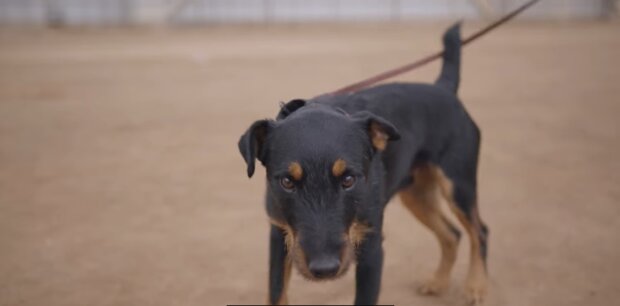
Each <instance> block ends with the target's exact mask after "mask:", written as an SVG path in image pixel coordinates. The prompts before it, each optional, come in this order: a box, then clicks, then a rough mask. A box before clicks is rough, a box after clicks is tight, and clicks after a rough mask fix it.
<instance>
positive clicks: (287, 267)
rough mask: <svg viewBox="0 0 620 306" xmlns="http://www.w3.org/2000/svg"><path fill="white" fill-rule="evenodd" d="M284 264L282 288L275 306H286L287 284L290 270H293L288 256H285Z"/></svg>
mask: <svg viewBox="0 0 620 306" xmlns="http://www.w3.org/2000/svg"><path fill="white" fill-rule="evenodd" d="M285 260H286V262H285V263H284V287H283V288H282V295H280V298H279V299H278V301H277V305H288V295H287V293H288V284H289V283H290V280H291V270H292V269H293V267H292V266H293V263H292V262H291V259H290V257H289V256H286V259H285Z"/></svg>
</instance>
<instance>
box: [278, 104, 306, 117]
mask: <svg viewBox="0 0 620 306" xmlns="http://www.w3.org/2000/svg"><path fill="white" fill-rule="evenodd" d="M305 105H306V100H303V99H294V100H291V101H289V102H287V103H284V102H282V103H280V112H279V113H278V116H276V119H277V120H282V119H284V118H286V117H288V115H290V114H292V113H293V112H294V111H296V110H298V109H300V108H302V107H304V106H305Z"/></svg>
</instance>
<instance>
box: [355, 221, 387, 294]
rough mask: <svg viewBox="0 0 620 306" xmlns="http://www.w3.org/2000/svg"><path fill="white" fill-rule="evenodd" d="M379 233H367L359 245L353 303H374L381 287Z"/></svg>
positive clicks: (381, 267)
mask: <svg viewBox="0 0 620 306" xmlns="http://www.w3.org/2000/svg"><path fill="white" fill-rule="evenodd" d="M381 242H382V238H381V233H376V232H373V233H369V234H367V235H366V237H365V240H364V242H362V244H361V245H360V248H359V250H358V256H357V267H356V271H355V305H375V304H377V299H378V298H379V289H380V287H381V271H382V269H383V248H382V246H381Z"/></svg>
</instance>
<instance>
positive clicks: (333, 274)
mask: <svg viewBox="0 0 620 306" xmlns="http://www.w3.org/2000/svg"><path fill="white" fill-rule="evenodd" d="M370 230H371V229H370V228H369V227H368V226H367V225H365V224H362V223H358V222H353V224H352V225H351V227H350V228H349V231H348V232H347V233H345V234H344V235H343V242H344V244H343V246H342V248H341V250H340V254H339V255H340V256H339V258H338V259H331V260H320V261H316V260H315V261H313V262H312V263H310V262H308V259H307V257H306V254H305V253H304V251H303V249H302V247H301V245H300V244H299V241H298V239H297V237H296V235H295V234H294V233H293V232H292V231H285V232H286V245H287V249H288V254H289V258H288V259H289V260H291V261H292V262H293V264H294V265H295V267H297V270H298V271H299V273H300V274H301V275H302V276H303V277H304V278H306V279H308V280H311V281H324V280H332V279H337V278H339V277H341V276H343V275H345V274H346V272H347V271H348V269H349V266H350V265H351V263H352V262H353V261H355V259H356V258H355V257H356V256H355V253H356V249H357V247H358V246H359V245H360V244H361V243H362V241H363V239H364V236H365V234H366V233H368V232H369V231H370Z"/></svg>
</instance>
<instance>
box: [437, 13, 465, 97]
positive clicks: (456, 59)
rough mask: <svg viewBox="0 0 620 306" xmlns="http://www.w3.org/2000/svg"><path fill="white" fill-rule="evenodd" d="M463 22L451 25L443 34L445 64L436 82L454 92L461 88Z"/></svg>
mask: <svg viewBox="0 0 620 306" xmlns="http://www.w3.org/2000/svg"><path fill="white" fill-rule="evenodd" d="M460 70H461V23H460V22H459V23H456V24H455V25H453V26H451V27H450V28H449V29H448V30H447V31H446V33H445V34H444V35H443V65H442V67H441V74H440V75H439V78H437V81H435V84H437V85H439V86H441V87H444V88H446V89H448V90H450V91H452V92H454V93H456V92H457V91H458V89H459V79H460V73H461V71H460Z"/></svg>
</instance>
